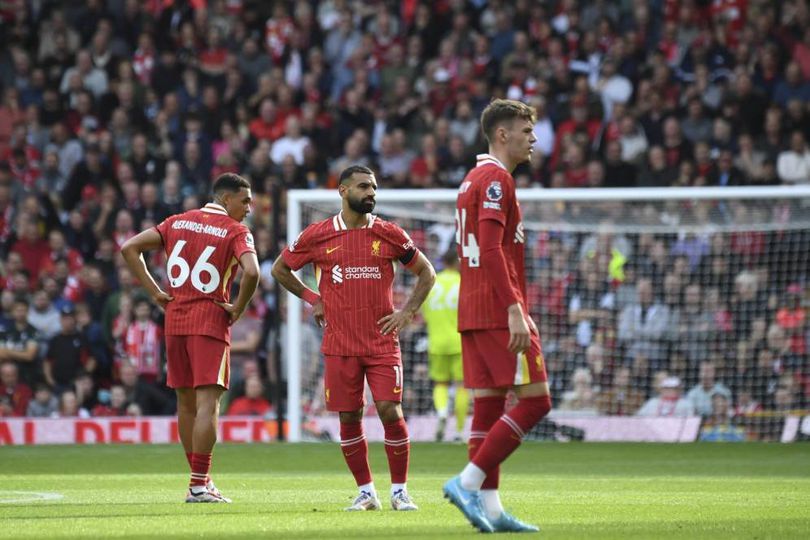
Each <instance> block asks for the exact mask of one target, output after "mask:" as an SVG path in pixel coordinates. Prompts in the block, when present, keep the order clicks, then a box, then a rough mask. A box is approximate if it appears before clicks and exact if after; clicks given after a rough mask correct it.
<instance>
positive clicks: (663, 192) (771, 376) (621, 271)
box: [283, 187, 810, 441]
mask: <svg viewBox="0 0 810 540" xmlns="http://www.w3.org/2000/svg"><path fill="white" fill-rule="evenodd" d="M455 199H456V192H455V191H454V190H403V191H394V190H382V191H381V192H380V193H379V194H378V202H377V207H376V209H375V214H378V215H380V216H382V217H383V218H385V219H389V220H392V221H394V222H396V223H398V224H399V225H400V226H402V227H403V228H404V229H405V230H406V231H408V232H409V234H410V235H411V237H412V238H413V240H414V241H415V243H416V244H417V246H418V247H419V248H420V249H421V250H422V251H423V253H425V255H426V256H427V257H428V258H429V259H430V260H431V261H432V262H433V263H434V265H435V266H436V267H437V270H440V267H441V263H440V260H441V255H442V254H443V253H444V252H445V251H446V250H447V249H448V248H451V247H453V246H454V245H455V244H454V241H455V219H454V216H455ZM518 199H519V201H520V205H521V210H522V214H523V227H524V230H525V244H526V246H525V248H526V266H527V268H526V276H527V292H528V297H529V298H528V301H529V305H530V311H531V315H532V317H533V318H534V320H535V321H536V323H537V326H538V328H539V329H540V334H541V339H542V344H543V352H544V359H545V363H546V368H547V370H548V374H549V383H550V386H551V390H552V395H553V404H554V411H553V413H552V415H551V418H552V421H551V422H549V425H546V426H545V428H543V429H540V430H538V432H537V433H536V435H537V436H538V437H545V436H550V437H557V438H560V437H563V438H564V437H567V436H574V437H576V433H577V432H580V431H581V430H580V429H578V428H577V427H576V426H578V425H579V426H580V427H582V428H583V429H584V430H585V431H590V432H592V431H593V429H594V427H593V426H594V425H596V426H597V428H596V429H597V430H598V429H599V428H598V425H599V424H594V420H593V419H604V417H611V418H609V419H607V420H616V419H617V418H644V419H648V420H647V423H646V425H647V426H649V425H651V423H652V425H653V429H654V426H655V424H656V423H660V425H662V426H663V425H665V423H666V422H667V421H668V420H669V419H673V418H688V419H691V420H693V421H694V422H696V423H694V426H695V433H694V438H701V439H706V440H712V439H721V440H780V438H783V437H784V436H785V435H784V431H785V418H786V417H788V416H795V415H797V414H801V411H802V409H806V408H807V407H808V395H809V394H810V370H809V369H808V361H807V339H808V336H807V331H808V328H807V325H806V323H805V309H806V305H807V298H806V296H807V292H808V288H807V286H806V284H807V278H808V264H807V263H808V253H810V189H808V188H806V187H792V188H787V187H773V188H765V187H747V188H684V189H674V188H665V189H595V190H565V189H563V190H541V189H537V190H535V189H532V190H519V191H518ZM339 210H340V198H339V196H338V195H337V193H336V192H335V191H320V190H313V191H291V192H290V193H289V198H288V214H287V220H288V222H287V226H288V230H287V232H288V239H289V240H290V241H291V240H293V239H295V238H296V237H297V235H298V233H299V232H300V231H301V230H303V229H304V228H305V227H306V226H307V225H308V224H310V223H313V222H315V221H319V220H323V219H326V218H329V217H331V216H333V215H335V214H336V213H337V212H339ZM301 277H302V279H304V281H305V282H306V283H307V284H308V285H309V286H310V287H312V288H313V289H317V283H316V282H315V274H314V272H313V269H312V268H311V267H307V268H305V269H304V270H302V272H301ZM413 282H414V278H413V277H412V276H411V275H410V273H408V272H407V271H402V270H399V271H398V272H397V277H396V280H395V285H394V287H395V291H394V298H395V302H396V303H397V305H399V306H401V305H402V304H403V303H404V300H405V298H406V296H407V294H408V292H409V291H410V288H411V287H412V285H413ZM285 300H286V321H287V323H286V328H285V335H286V338H285V339H284V340H283V342H284V343H283V357H284V359H285V364H286V367H287V369H286V372H287V377H288V403H289V406H288V411H287V413H288V430H289V438H290V440H293V441H295V440H308V439H317V438H328V433H329V430H328V429H326V428H325V427H324V426H328V425H329V422H330V421H331V422H335V420H334V417H330V415H329V413H327V412H326V410H325V408H324V402H323V362H322V358H321V355H320V353H319V347H320V330H319V329H318V328H317V327H316V326H315V325H314V323H313V321H312V317H311V311H310V310H309V306H306V305H304V304H303V303H302V302H301V301H300V300H298V299H297V298H296V297H294V296H292V295H289V294H287V295H285ZM346 309H351V306H347V307H346ZM427 341H428V336H427V334H426V331H425V328H424V324H423V322H422V321H421V319H420V318H417V319H415V320H414V322H413V324H412V325H411V326H410V327H409V328H407V329H406V330H404V331H403V332H401V334H400V342H401V349H402V355H403V364H404V380H405V386H404V388H405V390H404V393H403V407H404V410H405V413H406V415H408V417H409V418H420V419H421V418H425V419H430V418H434V411H433V403H432V383H431V381H430V379H429V377H428V369H427V354H426V350H427ZM367 400H368V401H369V403H371V400H370V399H368V398H367ZM368 412H369V416H374V413H373V406H371V408H370V409H369V411H368ZM330 418H332V420H329V419H330ZM583 419H584V420H583ZM589 419H590V420H589ZM557 420H559V423H562V424H564V425H563V426H562V428H565V427H567V428H568V430H567V431H566V429H557V428H559V427H561V426H558V425H557V424H555V421H557ZM607 420H606V421H607ZM614 424H615V425H621V424H620V423H615V422H614ZM614 424H610V423H606V424H603V425H604V426H608V425H614ZM415 425H416V428H412V430H411V431H412V433H411V436H412V438H413V439H420V438H421V439H431V438H432V436H433V433H432V430H431V429H429V428H428V427H424V428H423V429H422V428H420V425H421V424H419V423H418V422H417V423H415ZM425 425H426V426H428V425H429V422H428V423H427V424H425ZM603 429H604V430H607V429H609V428H607V427H605V428H603ZM571 433H573V435H571ZM332 435H333V436H334V430H332ZM370 435H371V437H370V438H373V434H370ZM586 438H594V437H586ZM597 438H598V437H597ZM674 440H678V439H674Z"/></svg>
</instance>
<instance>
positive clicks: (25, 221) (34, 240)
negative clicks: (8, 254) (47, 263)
mask: <svg viewBox="0 0 810 540" xmlns="http://www.w3.org/2000/svg"><path fill="white" fill-rule="evenodd" d="M19 227H20V228H19V230H18V231H17V234H18V235H19V240H17V241H16V242H14V245H13V246H12V247H11V251H12V252H13V253H19V254H20V257H22V260H23V267H24V268H25V269H26V270H28V273H29V274H30V275H31V277H32V278H34V279H38V278H39V271H40V269H41V266H40V265H41V263H42V260H43V259H44V258H45V257H46V256H47V255H48V253H49V251H50V249H49V248H48V243H47V242H45V240H43V239H42V234H41V233H40V231H39V228H38V227H37V222H36V220H35V219H34V218H32V217H29V216H21V218H20V223H19Z"/></svg>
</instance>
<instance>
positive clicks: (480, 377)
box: [461, 328, 548, 388]
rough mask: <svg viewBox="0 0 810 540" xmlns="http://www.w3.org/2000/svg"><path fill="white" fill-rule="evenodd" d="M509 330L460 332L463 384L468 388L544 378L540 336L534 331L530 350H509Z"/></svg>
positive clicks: (493, 386)
mask: <svg viewBox="0 0 810 540" xmlns="http://www.w3.org/2000/svg"><path fill="white" fill-rule="evenodd" d="M508 345H509V330H507V329H505V328H502V329H497V330H466V331H464V332H462V333H461V356H462V359H463V363H464V386H466V387H467V388H505V387H509V386H515V385H523V384H531V383H536V382H545V381H547V380H548V375H547V374H546V363H545V360H544V359H543V350H542V348H541V347H540V336H538V335H537V334H535V333H532V334H531V345H530V346H529V350H527V351H526V352H524V353H521V354H513V353H510V352H509V350H508V349H507V347H508Z"/></svg>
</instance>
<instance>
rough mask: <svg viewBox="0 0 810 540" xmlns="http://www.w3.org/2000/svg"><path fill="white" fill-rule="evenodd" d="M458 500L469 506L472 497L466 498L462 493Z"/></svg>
mask: <svg viewBox="0 0 810 540" xmlns="http://www.w3.org/2000/svg"><path fill="white" fill-rule="evenodd" d="M458 500H460V501H461V504H463V505H464V506H467V505H468V504H470V499H465V498H464V497H462V496H461V495H459V496H458Z"/></svg>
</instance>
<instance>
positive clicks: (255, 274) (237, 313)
mask: <svg viewBox="0 0 810 540" xmlns="http://www.w3.org/2000/svg"><path fill="white" fill-rule="evenodd" d="M239 266H241V267H242V281H240V282H239V295H238V296H237V297H236V301H235V302H233V303H232V304H228V303H225V302H215V303H216V304H217V305H219V306H220V307H222V309H224V310H225V311H227V312H228V314H229V315H230V316H231V324H233V323H235V322H236V321H238V320H239V317H241V316H242V313H244V312H245V309H247V306H248V304H249V303H250V299H251V298H253V294H254V293H255V292H256V287H258V286H259V259H258V258H256V254H255V253H253V252H252V251H251V252H247V253H244V254H242V256H241V257H239Z"/></svg>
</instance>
